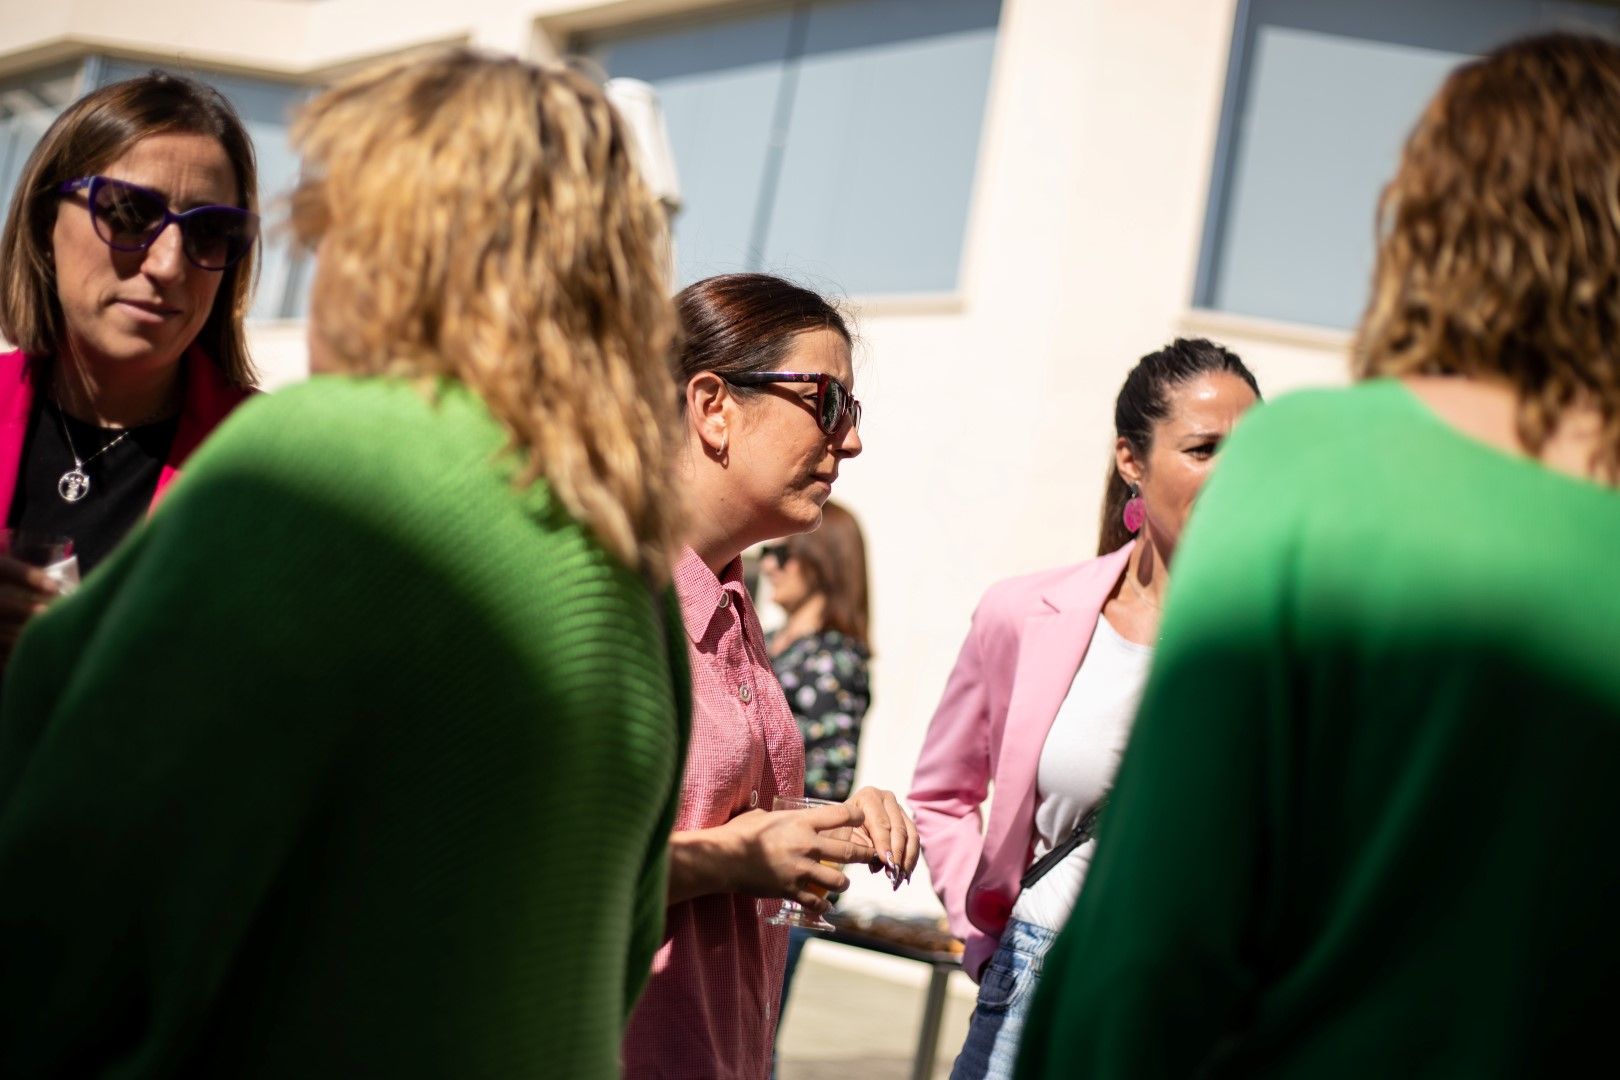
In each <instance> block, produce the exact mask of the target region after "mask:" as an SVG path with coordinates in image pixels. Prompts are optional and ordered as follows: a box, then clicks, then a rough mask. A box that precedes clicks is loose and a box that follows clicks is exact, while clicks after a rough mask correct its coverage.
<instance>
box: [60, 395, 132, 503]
mask: <svg viewBox="0 0 1620 1080" xmlns="http://www.w3.org/2000/svg"><path fill="white" fill-rule="evenodd" d="M56 418H57V420H59V421H61V423H62V438H64V439H66V440H67V444H68V453H70V454H72V455H73V468H71V469H69V470H68V471H67V472H65V473H63V474H62V478H61V479H60V480H58V481H57V482H56V493H57V494H58V495H60V496H62V500H63V501H64V502H70V503H76V502H78V501H79V500H80V499H82V498H84V497H85V496H86V495H88V494H90V477H89V474H87V473H86V472H85V471H84V467H85V466H86V465H88V464H90V463H91V462H92V461H94V460H96V458H98V457H100V456H101V455H102V454H105V453H106V452H107V451H109V450H111V449H112V448H113V447H115V446H117V445H118V444H119V443H121V442H123V441H124V440H125V439H127V438H129V433H130V432H131V431H133V430H134V429H133V428H125V429H124V430H123V431H122V432H121V433H119V435H118V437H117V438H115V439H113V440H112V441H111V442H109V443H108V444H107V445H106V446H103V447H102V448H101V449H100V450H97V451H96V452H95V453H93V454H91V455H90V456H89V457H87V458H80V457H79V451H78V450H76V449H74V446H73V436H72V435H70V434H68V425H67V416H66V415H65V414H64V413H63V412H62V410H61V409H58V410H57V412H56Z"/></svg>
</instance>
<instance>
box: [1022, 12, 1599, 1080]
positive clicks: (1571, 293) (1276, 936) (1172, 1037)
mask: <svg viewBox="0 0 1620 1080" xmlns="http://www.w3.org/2000/svg"><path fill="white" fill-rule="evenodd" d="M1617 169H1620V46H1617V45H1615V44H1611V43H1607V42H1603V41H1598V40H1595V39H1589V38H1579V37H1573V36H1553V37H1544V38H1539V39H1533V40H1529V41H1525V42H1521V43H1518V44H1514V45H1510V46H1507V47H1505V48H1503V49H1501V50H1500V51H1498V52H1496V53H1493V54H1491V55H1489V56H1487V57H1485V58H1483V59H1481V60H1478V61H1475V62H1473V63H1469V64H1466V65H1464V66H1463V67H1461V68H1459V69H1458V70H1457V71H1456V72H1454V73H1453V74H1452V76H1451V77H1450V78H1449V79H1448V80H1447V82H1446V83H1445V85H1444V87H1443V88H1442V89H1441V91H1440V93H1439V95H1438V97H1436V99H1435V100H1434V101H1433V103H1432V104H1431V105H1430V106H1429V108H1428V110H1427V111H1426V112H1425V113H1424V115H1423V117H1422V119H1421V120H1420V121H1419V123H1418V125H1417V128H1416V130H1415V131H1414V133H1413V134H1412V136H1411V139H1410V141H1409V142H1408V143H1407V146H1406V152H1405V156H1404V159H1403V161H1402V164H1401V166H1400V169H1399V171H1398V173H1397V174H1396V176H1395V179H1394V181H1393V182H1392V183H1391V184H1390V186H1389V187H1388V189H1387V191H1386V193H1385V195H1384V200H1383V203H1382V205H1381V206H1380V208H1379V221H1380V223H1381V225H1382V231H1381V243H1380V249H1379V256H1378V268H1377V272H1376V275H1375V280H1374V288H1373V295H1372V299H1371V302H1370V304H1369V306H1368V309H1367V314H1366V316H1365V318H1364V320H1363V323H1362V325H1361V328H1360V332H1359V336H1358V340H1357V345H1356V369H1357V374H1358V375H1359V376H1360V377H1361V378H1362V379H1364V380H1366V381H1364V382H1363V383H1362V384H1361V385H1359V386H1357V387H1355V388H1353V389H1349V390H1339V391H1330V392H1313V393H1307V394H1300V395H1296V396H1294V397H1291V398H1287V399H1285V400H1283V401H1280V402H1278V403H1276V404H1273V405H1270V406H1268V407H1266V408H1264V409H1262V410H1257V412H1256V413H1255V415H1254V416H1253V417H1252V418H1251V419H1249V420H1246V421H1245V422H1244V424H1243V425H1242V426H1241V427H1240V428H1239V429H1238V431H1237V433H1236V435H1235V436H1234V437H1233V439H1232V441H1231V442H1230V444H1229V448H1228V449H1227V450H1226V452H1225V455H1224V456H1223V459H1222V464H1221V469H1220V471H1219V472H1218V473H1217V474H1216V476H1215V478H1214V479H1213V480H1212V481H1211V483H1210V484H1209V486H1208V488H1207V489H1206V491H1205V494H1204V496H1203V498H1202V500H1201V502H1200V504H1199V510H1198V515H1197V517H1196V518H1195V519H1194V521H1193V524H1192V527H1191V529H1190V531H1189V533H1188V535H1187V538H1186V542H1185V544H1184V546H1183V549H1182V552H1181V554H1180V556H1179V557H1178V561H1177V564H1176V569H1177V572H1176V579H1175V584H1174V585H1173V586H1172V588H1171V590H1170V596H1169V600H1168V605H1167V608H1166V614H1165V621H1164V624H1163V637H1162V640H1161V644H1160V647H1159V653H1158V657H1157V659H1156V662H1155V665H1154V670H1153V673H1152V676H1151V678H1150V680H1149V684H1148V688H1147V691H1146V695H1145V697H1144V700H1143V704H1142V708H1141V712H1140V713H1139V715H1138V719H1137V723H1136V727H1135V733H1134V736H1133V738H1132V741H1131V744H1130V747H1129V749H1128V750H1127V751H1126V755H1125V759H1124V762H1123V764H1122V766H1121V770H1120V774H1119V782H1118V786H1117V787H1116V789H1115V793H1114V797H1113V799H1112V800H1111V802H1110V805H1109V814H1108V819H1107V821H1106V823H1105V824H1104V827H1103V830H1102V834H1101V837H1100V841H1099V850H1098V854H1097V858H1096V861H1095V863H1094V864H1093V868H1092V871H1091V876H1090V878H1089V880H1088V882H1087V885H1086V888H1085V890H1084V892H1083V893H1082V895H1081V897H1080V902H1079V906H1078V907H1077V909H1076V910H1075V912H1074V915H1073V917H1072V919H1071V920H1070V922H1069V925H1068V928H1067V930H1066V931H1065V933H1064V935H1063V937H1062V938H1061V939H1060V940H1059V942H1058V943H1057V945H1056V946H1055V947H1054V949H1053V950H1052V952H1051V953H1050V955H1049V956H1048V959H1047V967H1046V971H1045V974H1044V976H1043V978H1042V982H1041V992H1040V994H1039V996H1038V998H1037V1000H1036V1003H1035V1007H1034V1012H1033V1015H1032V1016H1031V1019H1030V1022H1029V1027H1028V1029H1027V1033H1026V1037H1025V1042H1024V1053H1023V1056H1022V1058H1021V1068H1022V1075H1025V1076H1050V1077H1059V1076H1061V1077H1066V1078H1067V1077H1075V1076H1103V1077H1132V1078H1137V1077H1148V1076H1190V1075H1199V1076H1246V1077H1247V1076H1290V1077H1297V1076H1408V1075H1421V1076H1459V1077H1483V1076H1531V1075H1541V1076H1560V1075H1573V1074H1575V1073H1576V1072H1578V1071H1586V1070H1587V1069H1589V1068H1590V1065H1589V1063H1590V1062H1592V1061H1601V1060H1606V1059H1609V1058H1611V1057H1612V1054H1613V1051H1612V1032H1611V1027H1612V1013H1613V1001H1614V994H1615V991H1616V979H1617V973H1620V935H1617V934H1616V933H1615V921H1614V920H1615V913H1616V911H1620V865H1617V863H1616V861H1615V860H1614V859H1613V858H1612V857H1611V854H1610V852H1611V848H1612V841H1613V837H1612V832H1613V829H1612V825H1613V822H1614V821H1615V820H1616V818H1617V817H1620V799H1617V797H1616V795H1615V791H1616V786H1615V782H1614V769H1615V762H1616V761H1620V493H1617V492H1616V490H1615V487H1616V484H1617V483H1620V202H1617V199H1620V194H1617V191H1620V189H1617V183H1620V181H1617V175H1620V173H1617Z"/></svg>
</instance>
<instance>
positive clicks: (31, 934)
mask: <svg viewBox="0 0 1620 1080" xmlns="http://www.w3.org/2000/svg"><path fill="white" fill-rule="evenodd" d="M502 442H503V439H502V433H501V431H500V430H499V428H498V427H497V425H496V424H495V423H494V422H493V420H492V419H491V418H490V416H489V415H488V413H487V412H486V411H485V409H484V408H483V407H482V405H481V403H479V402H478V401H477V399H476V398H474V397H473V396H472V395H471V394H469V393H467V392H466V391H465V390H463V389H461V388H459V387H450V388H448V389H446V390H444V391H443V392H442V394H441V395H440V396H439V397H438V400H437V404H434V403H431V402H430V401H429V399H428V397H427V396H426V395H425V394H424V393H423V392H420V391H419V390H418V389H417V388H414V387H412V386H410V385H406V384H403V383H400V382H395V381H390V380H381V379H372V380H352V379H340V378H318V379H315V380H313V381H312V382H311V383H309V384H308V385H304V386H299V387H296V388H293V389H290V390H287V391H284V392H282V393H278V394H276V395H274V396H269V397H265V398H263V399H261V400H256V401H253V402H250V403H249V404H247V405H246V406H244V407H243V408H241V409H240V410H239V411H238V412H237V414H236V415H235V416H234V417H233V418H232V419H231V420H230V422H229V423H228V424H226V425H225V426H224V427H223V428H222V429H221V430H220V431H219V433H218V434H216V435H215V436H214V438H213V439H212V440H211V441H210V442H209V444H208V445H206V446H205V447H204V448H203V449H202V450H201V451H200V452H199V453H198V454H197V455H196V456H195V457H194V458H193V459H192V461H191V462H190V464H189V466H188V469H187V474H186V476H185V478H184V479H183V480H182V481H181V482H180V483H179V484H178V485H177V486H176V488H175V490H174V492H173V493H172V494H171V495H170V497H169V498H168V501H167V502H166V503H165V505H164V506H163V507H162V508H161V510H160V511H159V513H158V514H157V515H156V516H155V517H154V519H153V520H152V521H151V522H150V523H149V524H148V525H147V526H145V527H144V528H143V529H141V530H139V531H137V532H136V533H135V534H133V535H132V536H131V537H130V539H129V540H128V541H127V543H126V544H125V546H124V547H123V548H122V549H121V550H120V551H119V552H118V553H117V555H115V556H114V558H113V559H112V560H110V561H109V562H108V563H107V564H105V565H104V566H103V567H102V568H101V569H100V570H98V571H97V572H96V573H95V574H94V575H92V576H91V578H90V579H89V581H88V582H87V583H86V585H85V587H84V588H83V590H82V591H81V592H80V593H79V594H78V595H77V596H75V597H74V598H73V599H71V600H68V601H64V602H62V603H60V604H59V605H57V606H56V607H55V608H54V609H53V610H51V611H50V612H49V613H48V614H46V615H45V616H44V617H42V618H41V619H39V620H37V623H36V625H34V626H32V627H31V628H30V629H29V631H28V632H27V634H25V636H24V638H23V641H22V643H21V645H20V647H19V649H18V651H17V653H16V655H15V658H14V661H13V664H12V667H11V670H10V673H9V675H8V677H7V680H6V686H5V698H4V709H3V712H0V1076H5V1077H7V1078H9V1080H19V1078H26V1077H46V1076H51V1077H56V1076H95V1075H107V1076H118V1077H149V1076H171V1075H187V1076H206V1077H225V1076H230V1077H243V1076H273V1077H309V1076H332V1077H339V1076H341V1077H358V1076H378V1077H413V1076H419V1077H449V1076H455V1077H496V1076H500V1077H508V1076H513V1077H526V1076H534V1077H540V1076H546V1077H563V1076H566V1077H599V1076H610V1075H616V1073H617V1070H618V1065H617V1055H618V1048H619V1040H620V1036H621V1032H622V1029H623V1025H624V1021H625V1019H626V1018H627V1016H628V1013H629V1010H630V1007H631V1005H632V1004H633V1002H634V1000H635V998H636V996H637V994H638V993H639V992H640V989H641V986H642V983H643V980H644V978H645V976H646V973H647V970H648V966H649V963H650V961H651V958H652V955H653V952H654V950H655V948H656V946H657V944H658V941H659V938H660V935H661V933H662V921H663V908H664V900H665V869H666V866H665V850H666V842H667V838H668V834H669V829H670V827H671V823H672V821H673V814H674V804H675V799H676V798H677V796H678V787H677V782H678V778H679V776H680V765H681V756H682V752H683V748H684V745H685V737H686V729H687V719H688V717H687V711H688V704H687V702H688V690H687V685H686V660H685V652H684V635H683V633H682V631H681V629H680V622H679V614H678V610H677V608H676V606H675V604H674V602H673V594H672V593H666V594H665V599H664V600H663V605H664V606H663V613H662V623H660V618H659V615H658V613H657V608H658V604H657V603H655V598H654V596H653V595H652V594H651V593H650V592H649V591H648V589H647V588H646V587H645V585H644V584H643V583H642V582H641V580H640V579H639V578H638V577H637V576H636V575H635V574H633V573H632V572H630V571H629V570H627V569H625V568H624V567H623V566H622V565H621V564H619V563H617V562H616V561H615V560H613V559H612V558H611V557H609V556H608V555H607V554H605V552H604V551H603V550H602V548H601V547H600V546H599V545H598V544H597V543H596V542H595V541H594V540H593V539H592V538H591V536H590V535H588V534H587V532H586V531H585V530H584V528H583V527H582V526H580V525H579V524H578V523H577V522H575V521H574V520H572V519H571V518H570V517H569V516H568V515H567V514H566V513H565V512H564V511H563V510H562V509H561V508H560V506H559V505H558V503H557V502H556V501H555V500H554V499H553V498H552V497H551V496H550V494H549V491H548V489H547V488H546V486H545V485H544V484H543V483H542V484H537V485H534V486H532V487H530V488H529V489H527V490H526V491H524V492H521V493H520V492H518V491H517V490H516V489H515V488H514V487H513V486H512V484H511V476H512V474H513V467H512V465H511V464H510V458H509V457H503V456H502V455H501V454H500V453H499V451H500V448H501V446H502Z"/></svg>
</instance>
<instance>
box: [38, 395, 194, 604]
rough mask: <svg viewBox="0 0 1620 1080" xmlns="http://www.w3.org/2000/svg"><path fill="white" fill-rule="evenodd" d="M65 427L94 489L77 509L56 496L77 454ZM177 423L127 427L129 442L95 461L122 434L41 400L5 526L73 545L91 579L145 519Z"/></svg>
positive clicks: (42, 397)
mask: <svg viewBox="0 0 1620 1080" xmlns="http://www.w3.org/2000/svg"><path fill="white" fill-rule="evenodd" d="M64 423H66V425H67V431H68V433H69V434H70V435H71V436H72V439H73V443H72V445H73V448H74V449H77V450H78V452H79V453H78V456H79V458H80V460H82V461H84V462H85V465H84V473H85V475H86V476H88V477H89V478H90V490H89V491H88V492H87V493H86V494H85V496H84V498H82V499H80V500H79V501H78V502H68V501H67V500H66V499H64V498H62V496H61V494H60V493H59V491H58V484H59V483H60V482H61V479H62V476H63V474H65V473H68V472H71V471H72V470H73V456H74V455H73V450H72V449H69V446H68V440H67V439H66V438H64V437H63V434H62V426H63V424H64ZM179 424H180V421H179V418H178V417H173V418H171V419H168V420H160V421H158V422H157V423H155V424H146V425H144V426H143V427H138V428H130V429H129V435H128V437H127V438H125V439H123V440H122V441H120V442H119V443H118V444H117V445H115V446H112V447H111V448H110V449H108V450H107V451H106V452H105V453H101V454H96V451H98V450H100V449H101V448H102V447H104V446H107V444H108V443H111V442H112V441H113V440H114V439H117V438H118V436H119V435H120V434H122V431H121V430H113V429H109V428H101V427H97V426H96V425H94V424H87V423H85V422H84V421H82V420H75V419H74V418H73V417H71V416H67V415H65V414H64V413H63V412H62V411H61V410H60V409H58V408H57V407H56V405H55V404H54V403H52V402H51V401H50V400H49V399H47V398H46V397H45V395H43V394H41V395H40V396H39V399H38V400H37V401H36V402H35V404H34V408H33V410H32V413H31V415H30V416H29V417H28V436H27V439H26V441H25V442H24V443H23V455H22V465H21V467H20V468H19V469H18V470H17V491H16V494H14V495H13V496H12V499H11V513H10V515H9V516H8V517H7V519H6V524H7V525H9V526H10V527H12V528H14V529H27V530H28V531H30V532H37V533H45V534H48V535H51V536H66V537H68V538H70V539H71V540H72V541H73V548H74V551H75V552H76V553H77V554H78V556H79V573H80V574H87V573H89V572H90V571H91V570H92V569H94V568H95V566H96V564H97V563H99V562H101V560H103V559H105V558H106V557H107V556H108V555H109V554H111V553H112V550H113V548H115V547H117V546H118V543H119V541H121V540H122V539H123V538H124V537H125V536H126V535H127V534H128V533H129V531H130V530H131V529H133V528H134V527H135V526H136V525H138V524H140V523H141V521H142V519H143V518H145V517H146V512H147V509H148V508H149V507H150V506H151V505H152V494H153V493H154V492H155V491H156V490H157V482H158V477H159V475H161V474H162V472H163V463H164V462H165V461H167V460H168V457H169V447H170V445H171V444H172V443H173V442H174V433H175V430H176V429H177V428H178V427H179ZM91 455H95V457H94V459H93V460H92V459H91Z"/></svg>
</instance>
